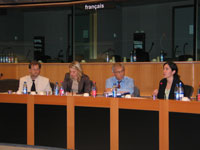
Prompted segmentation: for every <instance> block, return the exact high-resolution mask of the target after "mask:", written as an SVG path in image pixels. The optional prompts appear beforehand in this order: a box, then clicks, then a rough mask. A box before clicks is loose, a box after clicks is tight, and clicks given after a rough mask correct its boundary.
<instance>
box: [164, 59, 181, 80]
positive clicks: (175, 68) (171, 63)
mask: <svg viewBox="0 0 200 150" xmlns="http://www.w3.org/2000/svg"><path fill="white" fill-rule="evenodd" d="M166 64H168V65H169V67H170V68H171V69H172V71H174V70H175V71H176V72H175V74H174V77H177V78H178V79H180V76H179V75H178V67H177V65H176V64H175V63H174V62H172V61H167V62H165V63H164V64H163V67H164V66H165V65H166Z"/></svg>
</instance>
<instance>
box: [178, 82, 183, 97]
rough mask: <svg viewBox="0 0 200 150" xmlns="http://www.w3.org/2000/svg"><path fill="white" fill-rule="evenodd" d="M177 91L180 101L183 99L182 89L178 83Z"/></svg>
mask: <svg viewBox="0 0 200 150" xmlns="http://www.w3.org/2000/svg"><path fill="white" fill-rule="evenodd" d="M178 91H179V98H180V100H182V98H183V97H184V89H183V86H182V83H181V82H179V87H178Z"/></svg>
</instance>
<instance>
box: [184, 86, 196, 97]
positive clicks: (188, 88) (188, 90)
mask: <svg viewBox="0 0 200 150" xmlns="http://www.w3.org/2000/svg"><path fill="white" fill-rule="evenodd" d="M184 90H185V91H184V96H186V97H188V98H190V97H191V96H192V94H193V92H194V88H193V87H192V86H190V85H184Z"/></svg>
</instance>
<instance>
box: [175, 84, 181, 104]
mask: <svg viewBox="0 0 200 150" xmlns="http://www.w3.org/2000/svg"><path fill="white" fill-rule="evenodd" d="M178 88H179V87H178V84H176V87H175V89H174V99H175V100H180V97H179V91H178V90H179V89H178Z"/></svg>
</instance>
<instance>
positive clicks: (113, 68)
mask: <svg viewBox="0 0 200 150" xmlns="http://www.w3.org/2000/svg"><path fill="white" fill-rule="evenodd" d="M116 67H121V68H122V69H123V70H125V67H124V65H123V64H121V63H119V62H117V63H114V64H113V66H112V72H113V73H114V71H115V68H116Z"/></svg>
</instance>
